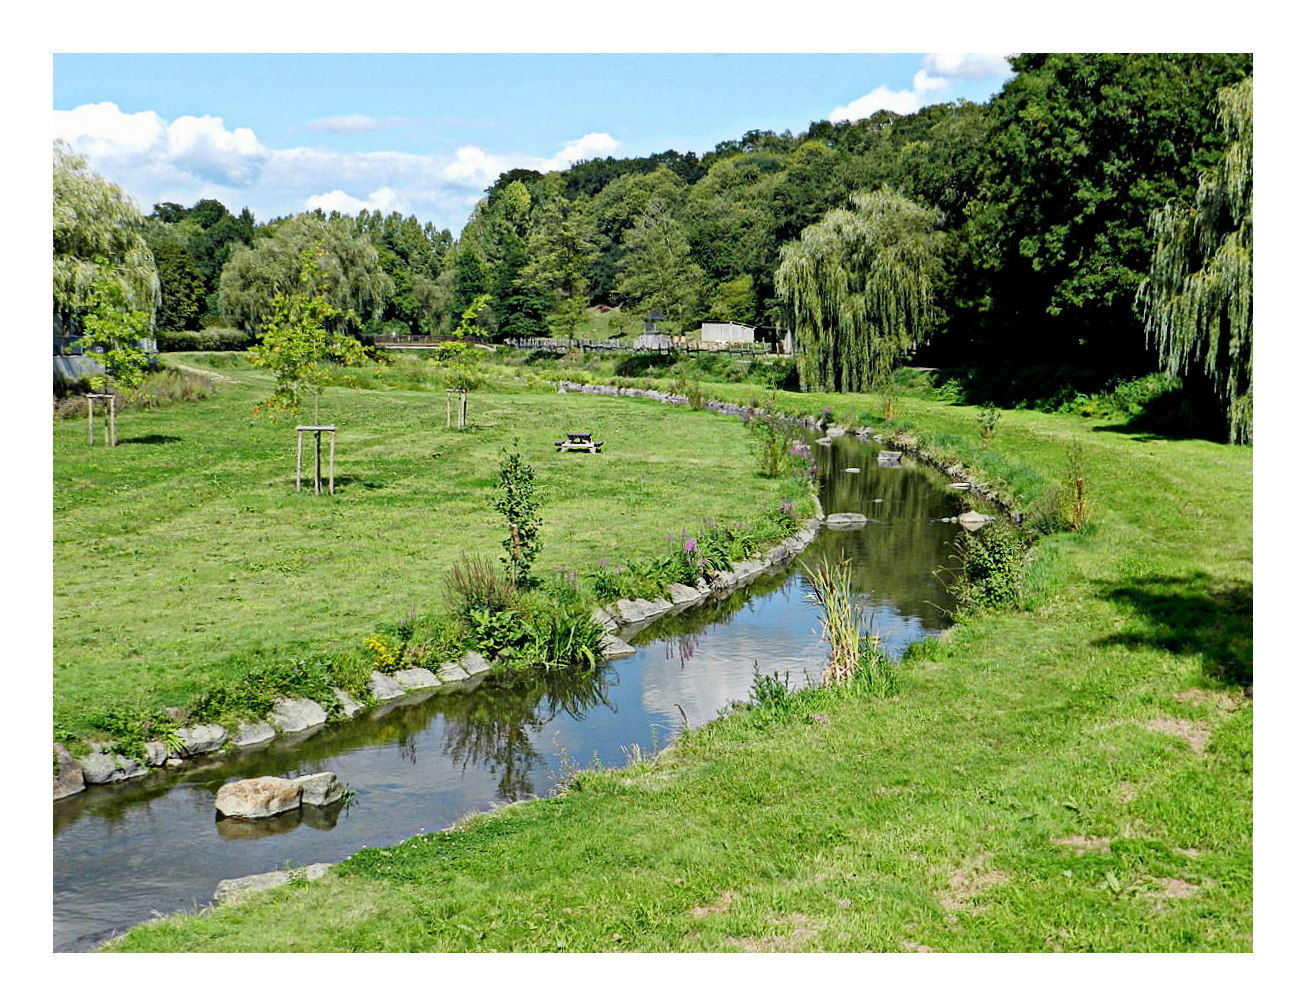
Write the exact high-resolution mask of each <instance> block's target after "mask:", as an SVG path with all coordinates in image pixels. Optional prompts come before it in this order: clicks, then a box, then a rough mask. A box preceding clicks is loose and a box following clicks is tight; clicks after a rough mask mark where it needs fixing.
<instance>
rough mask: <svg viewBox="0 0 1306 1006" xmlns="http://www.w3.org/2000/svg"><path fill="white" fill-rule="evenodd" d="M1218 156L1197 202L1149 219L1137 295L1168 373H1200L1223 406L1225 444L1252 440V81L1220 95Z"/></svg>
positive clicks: (1201, 185) (1163, 210) (1173, 206)
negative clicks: (1150, 243) (1224, 140)
mask: <svg viewBox="0 0 1306 1006" xmlns="http://www.w3.org/2000/svg"><path fill="white" fill-rule="evenodd" d="M1217 100H1218V102H1219V122H1220V127H1221V128H1222V129H1223V130H1224V132H1225V134H1226V136H1228V138H1229V145H1228V147H1227V148H1226V150H1225V153H1224V157H1223V158H1222V160H1221V161H1220V163H1219V164H1218V165H1216V166H1215V167H1214V168H1213V169H1212V170H1210V171H1208V172H1206V173H1205V174H1204V175H1203V176H1202V179H1201V181H1200V183H1199V184H1198V187H1197V196H1196V198H1195V200H1194V203H1193V205H1191V206H1187V205H1183V204H1181V203H1178V202H1173V201H1172V202H1170V203H1167V204H1166V205H1165V206H1163V207H1162V208H1161V209H1160V210H1158V211H1156V212H1155V213H1154V214H1153V215H1152V220H1151V229H1152V236H1153V238H1154V239H1155V240H1156V249H1155V251H1154V252H1153V256H1152V265H1151V269H1150V271H1149V273H1148V276H1147V279H1146V280H1145V281H1144V282H1143V284H1142V286H1141V287H1140V288H1139V292H1138V298H1139V301H1140V302H1141V303H1142V305H1143V322H1144V325H1145V327H1146V331H1147V337H1148V341H1149V344H1151V345H1152V346H1154V347H1155V348H1156V350H1157V352H1158V354H1159V356H1160V361H1161V366H1162V367H1164V368H1165V370H1166V372H1167V373H1169V374H1170V375H1172V376H1179V375H1183V374H1186V373H1188V372H1189V371H1190V370H1191V369H1192V368H1194V367H1200V368H1201V370H1202V372H1203V373H1205V374H1206V376H1207V377H1208V378H1210V379H1211V380H1212V381H1213V382H1214V383H1215V386H1216V391H1217V393H1218V394H1219V396H1220V399H1221V401H1222V402H1223V403H1224V406H1225V409H1226V412H1227V420H1228V431H1229V440H1230V441H1231V442H1233V443H1250V442H1251V439H1252V78H1251V77H1248V78H1247V79H1245V80H1243V81H1241V82H1240V83H1238V84H1236V85H1235V86H1233V87H1230V88H1224V89H1222V90H1221V91H1220V93H1219V97H1218V99H1217Z"/></svg>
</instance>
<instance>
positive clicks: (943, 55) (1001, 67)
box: [921, 52, 1011, 80]
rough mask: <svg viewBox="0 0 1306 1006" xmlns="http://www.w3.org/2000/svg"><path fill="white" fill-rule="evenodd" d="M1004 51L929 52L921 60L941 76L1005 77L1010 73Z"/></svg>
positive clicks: (928, 68) (926, 66)
mask: <svg viewBox="0 0 1306 1006" xmlns="http://www.w3.org/2000/svg"><path fill="white" fill-rule="evenodd" d="M1009 55H1010V53H1005V52H931V53H926V55H925V58H924V59H923V60H921V63H922V64H923V65H924V67H925V69H927V70H930V71H931V72H933V73H937V74H938V75H939V76H941V77H960V78H962V79H964V80H974V79H976V78H979V77H1006V76H1008V75H1010V73H1011V65H1010V64H1009V63H1008V62H1007V57H1008V56H1009Z"/></svg>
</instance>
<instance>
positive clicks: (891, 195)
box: [775, 189, 945, 391]
mask: <svg viewBox="0 0 1306 1006" xmlns="http://www.w3.org/2000/svg"><path fill="white" fill-rule="evenodd" d="M941 223H942V218H941V216H940V215H939V214H938V213H937V212H936V211H934V210H930V209H926V208H925V207H922V206H919V205H917V204H916V203H913V202H912V201H911V200H910V199H907V198H905V197H903V196H900V195H898V194H897V193H895V192H892V191H891V190H889V189H881V190H879V191H878V192H870V193H867V192H860V193H857V194H855V195H854V196H853V197H852V208H851V209H836V210H831V211H830V212H829V213H827V214H826V215H825V216H824V217H823V218H822V219H821V221H820V222H819V223H816V224H813V225H812V226H810V227H808V228H806V229H805V230H804V231H803V235H802V239H801V240H799V241H797V242H794V243H791V244H789V245H786V246H785V247H784V248H783V249H782V250H781V253H780V267H779V269H778V270H777V271H776V277H775V282H776V290H777V292H779V294H780V296H781V297H782V298H783V300H784V302H785V306H786V309H787V311H788V313H789V316H790V320H791V323H792V326H793V329H794V334H795V337H796V340H797V345H798V372H799V378H800V380H801V381H802V385H803V387H804V388H805V389H807V390H827V391H870V390H872V389H876V388H881V387H884V386H886V385H887V383H888V382H889V380H890V377H891V375H892V373H893V369H894V367H895V366H896V365H897V363H898V361H899V360H901V358H902V356H903V355H904V354H905V353H907V352H908V351H910V350H912V349H914V348H916V347H917V346H918V345H920V344H922V343H923V342H924V341H925V340H926V339H927V338H928V336H929V334H930V332H931V331H932V330H933V329H934V328H935V327H936V326H937V325H938V323H939V322H940V320H941V318H942V315H941V313H940V311H939V309H938V307H937V306H936V304H935V291H936V286H937V283H938V280H939V277H940V274H941V272H942V267H943V266H942V263H943V252H942V243H943V241H944V240H945V239H944V236H943V233H942V232H941V231H940V229H939V228H940V225H941Z"/></svg>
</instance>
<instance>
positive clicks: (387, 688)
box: [367, 671, 405, 702]
mask: <svg viewBox="0 0 1306 1006" xmlns="http://www.w3.org/2000/svg"><path fill="white" fill-rule="evenodd" d="M367 690H368V691H369V692H371V693H372V698H374V699H376V700H377V701H378V702H385V701H387V700H389V699H397V698H399V696H401V695H403V694H405V692H404V689H403V686H402V685H400V684H399V682H397V681H396V680H395V679H394V678H392V677H390V676H389V675H388V674H382V673H381V672H380V671H373V672H372V676H371V677H370V678H368V679H367Z"/></svg>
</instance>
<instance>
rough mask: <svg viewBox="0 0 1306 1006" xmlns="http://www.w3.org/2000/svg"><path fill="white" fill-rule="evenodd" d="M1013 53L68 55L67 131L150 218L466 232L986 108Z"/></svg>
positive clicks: (61, 87)
mask: <svg viewBox="0 0 1306 1006" xmlns="http://www.w3.org/2000/svg"><path fill="white" fill-rule="evenodd" d="M1008 75H1009V70H1008V69H1007V66H1006V62H1005V60H1004V58H1003V56H1002V54H992V53H991V54H983V53H970V54H956V53H953V54H947V53H889V54H875V53H863V54H847V53H845V54H829V53H826V54H822V53H806V54H801V53H800V54H742V53H701V54H683V53H682V54H676V55H659V54H652V53H637V54H626V55H618V54H611V53H594V54H563V53H553V54H501V55H485V54H444V55H423V54H370V55H369V54H360V55H348V54H312V53H307V54H306V53H298V54H296V53H291V54H256V53H244V54H203V53H201V54H169V53H143V54H141V53H138V54H121V53H119V54H58V53H56V54H54V58H53V99H54V109H55V116H54V119H55V135H56V137H58V138H61V139H64V140H65V141H67V142H68V143H69V144H70V145H71V146H72V147H73V148H74V149H76V150H78V151H80V152H82V153H84V154H86V155H87V156H88V158H89V160H90V163H91V166H92V168H93V169H95V170H96V171H98V172H99V173H100V174H102V175H104V176H105V177H107V178H109V179H110V180H112V181H114V182H116V183H118V184H119V185H121V186H122V187H123V189H124V190H125V191H126V192H127V193H128V194H129V195H131V196H132V197H133V198H134V199H135V200H136V201H137V203H138V204H139V205H140V206H141V208H142V209H143V210H144V211H146V212H148V211H149V210H150V208H151V207H152V206H153V204H154V203H156V202H163V201H171V202H177V203H181V204H183V205H187V206H189V205H191V204H193V203H194V202H195V201H196V200H198V199H201V198H207V197H212V198H217V199H220V200H221V201H222V202H223V203H225V204H226V205H227V206H228V207H230V208H231V209H233V210H238V209H240V208H241V207H244V206H248V207H249V208H250V209H251V210H252V211H253V212H254V214H255V216H256V217H257V218H258V219H260V220H266V219H268V218H270V217H272V216H278V215H283V214H289V213H295V212H299V211H302V210H304V209H310V208H314V207H322V208H325V209H340V210H344V211H346V212H355V211H357V210H358V209H362V208H364V207H366V208H371V209H380V210H382V211H383V212H391V211H398V212H401V213H404V214H410V213H411V214H413V215H415V216H417V217H418V219H420V220H423V221H426V220H430V221H433V222H434V223H436V224H437V225H438V226H441V227H449V228H450V229H451V230H453V231H454V232H455V233H456V232H457V231H458V229H459V228H460V227H461V226H462V224H463V223H464V222H465V221H466V219H467V216H468V214H469V212H470V210H471V207H472V206H473V205H474V203H475V202H476V200H477V199H478V198H479V197H480V196H481V195H482V194H483V192H484V190H485V188H486V187H487V186H488V185H489V184H491V183H492V182H493V181H494V179H495V178H496V177H498V175H499V174H500V173H501V172H503V171H505V170H508V169H509V168H514V167H527V168H535V169H537V170H550V169H556V168H563V167H566V166H567V165H568V164H570V163H573V162H574V161H576V160H580V159H584V158H591V157H605V156H609V155H611V156H615V157H634V156H640V155H644V154H649V153H656V152H660V151H663V150H667V149H676V150H679V151H682V152H684V151H690V150H692V151H694V152H696V153H700V154H701V153H704V152H705V151H707V150H710V149H711V148H712V147H713V146H714V145H715V144H716V143H718V142H719V141H721V140H726V139H732V138H737V137H739V136H740V135H742V134H743V133H744V132H745V131H747V130H749V129H774V130H776V131H780V130H784V129H789V130H792V131H794V132H798V131H800V130H802V129H805V128H806V127H807V126H808V124H809V123H811V122H813V121H816V120H821V119H831V118H833V119H840V118H859V117H862V116H865V115H869V114H870V113H871V112H873V111H875V110H876V109H877V108H890V109H893V110H895V111H899V112H910V111H914V110H915V109H917V108H920V107H923V106H924V105H927V104H934V103H937V102H941V101H952V100H955V99H957V98H966V99H969V100H973V101H985V100H987V99H988V98H989V96H991V95H992V94H993V93H994V92H995V91H997V90H998V89H999V88H1000V87H1001V86H1002V83H1003V81H1004V79H1006V77H1007V76H1008Z"/></svg>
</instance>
